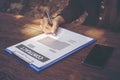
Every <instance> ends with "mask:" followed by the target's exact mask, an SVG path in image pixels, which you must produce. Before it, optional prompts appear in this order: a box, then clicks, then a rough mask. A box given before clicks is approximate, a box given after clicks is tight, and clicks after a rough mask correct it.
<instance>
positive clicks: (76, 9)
mask: <svg viewBox="0 0 120 80" xmlns="http://www.w3.org/2000/svg"><path fill="white" fill-rule="evenodd" d="M83 12H84V9H83V7H82V3H81V0H69V4H68V5H67V6H66V7H65V8H64V9H63V10H62V11H61V13H60V16H62V17H63V18H64V20H65V22H66V23H70V22H72V21H74V20H75V19H77V18H79V17H80V15H82V14H83Z"/></svg>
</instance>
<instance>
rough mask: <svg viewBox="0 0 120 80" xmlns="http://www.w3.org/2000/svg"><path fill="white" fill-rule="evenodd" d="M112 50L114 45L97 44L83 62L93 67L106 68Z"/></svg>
mask: <svg viewBox="0 0 120 80" xmlns="http://www.w3.org/2000/svg"><path fill="white" fill-rule="evenodd" d="M112 52H113V47H110V46H104V45H99V44H96V45H95V46H94V47H93V48H92V50H91V51H90V52H89V54H88V55H87V56H86V58H85V59H84V61H83V63H84V64H86V65H89V66H93V67H98V68H104V66H105V64H106V63H107V61H108V59H109V57H110V56H111V54H112Z"/></svg>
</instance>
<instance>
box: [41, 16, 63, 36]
mask: <svg viewBox="0 0 120 80" xmlns="http://www.w3.org/2000/svg"><path fill="white" fill-rule="evenodd" d="M63 22H64V19H63V18H62V17H61V16H57V17H56V18H54V19H52V24H50V22H49V20H48V18H46V17H44V18H43V19H42V21H41V26H42V28H43V32H44V33H47V34H49V33H55V32H56V31H57V29H58V27H59V25H60V24H62V23H63Z"/></svg>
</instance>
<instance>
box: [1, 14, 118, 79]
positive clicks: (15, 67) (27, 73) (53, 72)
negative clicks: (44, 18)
mask: <svg viewBox="0 0 120 80" xmlns="http://www.w3.org/2000/svg"><path fill="white" fill-rule="evenodd" d="M64 27H65V28H66V29H69V30H72V31H75V32H77V33H81V34H84V35H86V36H90V37H93V38H96V39H97V42H95V43H93V44H92V45H90V46H88V47H86V48H84V49H82V50H81V51H79V52H76V53H75V54H73V55H71V56H69V57H67V58H65V59H63V60H62V61H60V62H58V63H56V64H54V65H52V66H51V67H49V68H47V69H45V70H43V71H41V72H35V71H34V70H32V69H31V68H28V67H26V66H25V65H23V64H21V63H20V62H18V61H17V60H16V59H14V58H12V57H11V56H9V55H7V54H5V52H4V49H5V48H6V47H8V46H11V45H14V44H16V43H18V42H21V41H23V40H26V39H29V38H31V37H33V36H36V35H38V34H40V33H41V30H40V27H39V20H34V19H30V18H26V17H22V16H18V15H10V14H2V13H0V80H120V42H119V41H120V33H115V32H111V31H109V30H105V29H100V28H95V27H90V26H89V27H88V26H83V25H80V24H79V23H71V24H68V25H64ZM95 44H102V45H107V46H112V47H114V51H113V54H112V56H111V57H110V59H109V61H108V63H107V64H106V66H105V68H104V69H96V68H93V67H88V66H85V65H83V64H81V61H82V60H83V59H84V58H85V57H86V55H88V53H89V51H90V50H91V49H92V47H93V46H94V45H95ZM3 78H4V79H3Z"/></svg>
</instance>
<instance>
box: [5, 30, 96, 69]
mask: <svg viewBox="0 0 120 80" xmlns="http://www.w3.org/2000/svg"><path fill="white" fill-rule="evenodd" d="M56 34H57V35H52V34H40V35H38V36H35V37H33V38H30V39H27V40H25V41H23V42H20V43H18V44H15V45H12V46H10V47H8V48H6V50H9V51H10V52H11V53H12V54H14V55H16V56H17V57H19V58H21V59H22V60H24V61H25V62H27V63H29V64H32V65H34V66H36V67H38V68H41V67H44V66H47V64H50V63H52V62H54V61H56V60H60V59H62V58H63V57H66V56H68V55H69V54H72V53H73V52H74V51H77V50H79V49H82V48H83V47H86V46H88V45H89V44H92V43H93V42H95V39H93V38H91V37H87V36H84V35H81V34H78V33H75V32H72V31H70V30H67V29H64V28H59V29H58V32H57V33H56ZM9 51H8V52H9Z"/></svg>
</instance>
